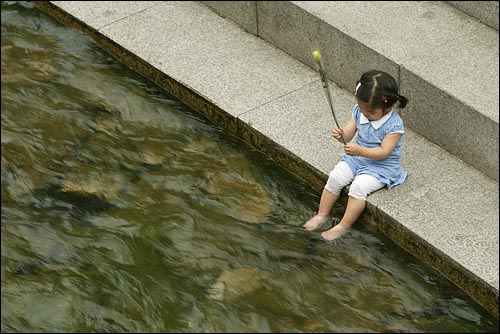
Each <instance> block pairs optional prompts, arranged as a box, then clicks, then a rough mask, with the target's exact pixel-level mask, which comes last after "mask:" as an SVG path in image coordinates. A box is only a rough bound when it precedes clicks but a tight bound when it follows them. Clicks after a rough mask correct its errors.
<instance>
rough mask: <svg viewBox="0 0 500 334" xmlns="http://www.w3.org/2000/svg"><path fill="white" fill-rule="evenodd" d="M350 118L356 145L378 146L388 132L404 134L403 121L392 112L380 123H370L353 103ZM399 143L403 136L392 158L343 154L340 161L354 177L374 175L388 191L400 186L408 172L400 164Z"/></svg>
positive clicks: (379, 121)
mask: <svg viewBox="0 0 500 334" xmlns="http://www.w3.org/2000/svg"><path fill="white" fill-rule="evenodd" d="M352 116H353V117H354V119H355V120H356V125H357V129H358V132H357V135H358V137H357V139H356V143H357V144H358V145H361V146H364V147H369V148H372V147H379V146H380V145H381V144H382V140H383V139H384V136H385V135H387V134H390V133H400V134H403V133H404V132H405V129H404V125H403V120H402V119H401V117H400V116H399V114H398V113H397V112H396V110H394V109H392V110H391V111H390V112H389V113H388V114H386V115H384V117H382V118H381V119H380V120H378V121H374V122H370V121H369V120H368V119H367V118H366V117H365V116H364V115H363V114H362V113H361V112H360V111H359V106H358V105H357V104H356V105H355V106H354V109H353V111H352ZM402 141H403V136H401V138H399V141H398V143H397V145H396V147H395V148H394V151H393V152H392V153H391V155H390V156H388V157H387V158H386V159H383V160H374V159H370V158H365V157H360V156H350V155H347V154H345V153H344V154H342V160H344V161H345V162H347V164H348V165H349V167H350V168H351V170H352V173H353V174H354V176H357V175H360V174H370V175H373V176H375V177H376V178H377V179H378V180H379V181H380V182H382V183H383V184H385V185H386V186H387V188H388V189H391V188H393V187H395V186H397V185H398V184H401V183H403V182H404V181H405V180H406V177H407V176H408V173H407V172H406V171H405V170H404V169H403V168H402V167H401V164H400V158H401V148H402Z"/></svg>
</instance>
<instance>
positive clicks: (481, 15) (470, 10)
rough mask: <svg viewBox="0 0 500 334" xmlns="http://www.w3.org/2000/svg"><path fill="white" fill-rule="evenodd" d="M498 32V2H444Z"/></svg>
mask: <svg viewBox="0 0 500 334" xmlns="http://www.w3.org/2000/svg"><path fill="white" fill-rule="evenodd" d="M445 2H446V3H448V4H449V5H450V6H453V7H455V8H457V9H459V10H461V11H462V12H464V13H465V14H467V15H469V16H472V17H474V18H475V19H477V20H479V21H480V22H482V23H484V24H486V25H488V26H490V27H492V28H493V29H495V30H496V31H498V1H445Z"/></svg>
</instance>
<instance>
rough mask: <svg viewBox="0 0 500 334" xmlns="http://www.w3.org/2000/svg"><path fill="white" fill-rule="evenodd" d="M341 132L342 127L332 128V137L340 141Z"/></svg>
mask: <svg viewBox="0 0 500 334" xmlns="http://www.w3.org/2000/svg"><path fill="white" fill-rule="evenodd" d="M342 133H343V130H342V128H333V129H332V135H333V138H335V139H337V140H338V141H340V142H341V141H342Z"/></svg>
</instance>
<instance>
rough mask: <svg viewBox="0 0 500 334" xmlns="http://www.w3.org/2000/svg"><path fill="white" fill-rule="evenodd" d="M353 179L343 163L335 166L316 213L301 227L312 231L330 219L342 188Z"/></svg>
mask: <svg viewBox="0 0 500 334" xmlns="http://www.w3.org/2000/svg"><path fill="white" fill-rule="evenodd" d="M353 179H354V175H353V174H352V171H351V168H350V167H349V165H348V164H347V163H346V162H345V161H341V162H339V163H338V164H337V165H336V166H335V168H334V169H333V170H332V172H331V173H330V176H329V177H328V181H327V182H326V185H325V188H324V189H323V193H322V194H321V200H320V202H319V209H318V213H317V214H316V215H315V216H314V217H312V218H311V219H309V221H307V223H305V224H304V225H303V226H304V228H305V229H306V230H309V231H313V230H315V229H317V228H319V227H321V226H322V225H323V224H325V223H327V222H328V221H330V220H331V219H332V217H331V216H330V212H331V211H332V208H333V206H334V205H335V203H336V202H337V199H338V198H339V195H340V192H341V191H342V188H344V187H345V186H346V185H348V184H349V183H351V181H352V180H353Z"/></svg>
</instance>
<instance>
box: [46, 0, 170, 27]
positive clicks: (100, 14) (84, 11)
mask: <svg viewBox="0 0 500 334" xmlns="http://www.w3.org/2000/svg"><path fill="white" fill-rule="evenodd" d="M52 3H53V4H54V5H56V6H58V7H60V8H62V9H63V10H65V11H66V12H67V13H69V14H71V15H73V16H74V17H76V18H78V19H79V20H81V21H83V22H85V23H86V24H87V25H89V26H91V27H92V28H94V29H96V30H99V29H100V28H102V27H104V26H106V25H108V24H111V23H113V22H115V21H118V20H121V19H123V18H126V17H128V16H130V15H133V14H135V13H138V12H140V11H143V10H145V9H148V8H151V7H154V6H156V5H159V4H160V3H162V1H140V2H137V1H52Z"/></svg>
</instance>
